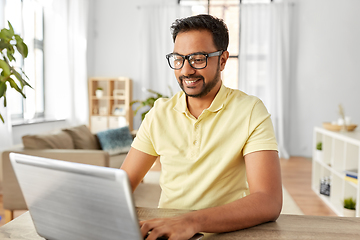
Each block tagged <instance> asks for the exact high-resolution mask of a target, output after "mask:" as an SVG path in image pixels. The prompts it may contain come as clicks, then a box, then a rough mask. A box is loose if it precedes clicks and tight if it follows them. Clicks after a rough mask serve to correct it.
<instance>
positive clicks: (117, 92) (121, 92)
mask: <svg viewBox="0 0 360 240" xmlns="http://www.w3.org/2000/svg"><path fill="white" fill-rule="evenodd" d="M113 96H114V97H124V96H125V89H114V91H113Z"/></svg>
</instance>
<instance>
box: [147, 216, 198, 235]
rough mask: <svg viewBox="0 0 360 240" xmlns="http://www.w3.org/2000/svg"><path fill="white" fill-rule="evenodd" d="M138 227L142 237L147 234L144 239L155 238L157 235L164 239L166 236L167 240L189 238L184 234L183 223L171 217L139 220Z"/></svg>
mask: <svg viewBox="0 0 360 240" xmlns="http://www.w3.org/2000/svg"><path fill="white" fill-rule="evenodd" d="M140 229H141V233H142V235H143V237H145V236H146V235H147V234H148V237H147V238H146V240H156V239H157V238H159V237H166V238H165V239H167V238H168V239H169V240H178V239H179V240H180V239H189V237H188V236H186V235H185V236H184V232H185V229H184V225H183V224H180V222H179V221H178V220H176V219H173V218H160V219H152V220H147V221H141V222H140ZM191 236H192V235H191V234H190V237H191Z"/></svg>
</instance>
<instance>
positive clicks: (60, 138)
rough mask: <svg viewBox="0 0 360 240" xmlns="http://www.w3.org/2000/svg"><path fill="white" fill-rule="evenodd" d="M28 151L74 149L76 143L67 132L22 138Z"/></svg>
mask: <svg viewBox="0 0 360 240" xmlns="http://www.w3.org/2000/svg"><path fill="white" fill-rule="evenodd" d="M22 141H23V145H24V148H26V149H74V148H75V145H74V142H73V140H72V138H71V136H70V135H69V134H67V133H66V132H62V131H60V132H58V133H53V134H42V135H40V134H39V135H25V136H23V137H22Z"/></svg>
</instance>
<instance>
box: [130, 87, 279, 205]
mask: <svg viewBox="0 0 360 240" xmlns="http://www.w3.org/2000/svg"><path fill="white" fill-rule="evenodd" d="M132 147H133V148H135V149H137V150H140V151H142V152H145V153H147V154H150V155H154V156H160V162H161V167H162V169H161V177H160V186H161V188H162V193H161V197H160V202H159V207H161V208H174V209H192V210H197V209H203V208H209V207H215V206H220V205H223V204H226V203H230V202H233V201H235V200H237V199H239V198H242V197H244V196H246V195H248V194H249V190H248V184H247V178H246V169H245V162H244V158H243V156H244V155H246V154H248V153H251V152H255V151H260V150H277V143H276V139H275V134H274V131H273V126H272V122H271V119H270V114H269V113H268V112H267V110H266V108H265V106H264V104H263V103H262V102H261V101H260V100H259V99H258V98H256V97H254V96H249V95H247V94H245V93H244V92H242V91H240V90H234V89H230V88H227V87H225V86H224V85H222V86H221V88H220V90H219V92H218V94H217V95H216V97H215V99H214V100H213V102H212V104H211V106H210V107H209V108H208V109H205V110H204V111H203V112H202V114H201V115H200V116H199V118H198V119H196V118H195V117H194V116H192V115H191V114H190V112H189V111H188V109H187V104H186V96H185V94H184V93H183V92H179V93H177V94H175V95H174V96H173V97H172V98H169V99H159V100H158V101H156V103H155V106H154V107H153V108H152V109H151V110H150V112H149V113H148V114H147V115H146V117H145V119H144V121H143V122H142V124H141V126H140V129H139V131H138V133H137V135H136V138H135V139H134V141H133V143H132Z"/></svg>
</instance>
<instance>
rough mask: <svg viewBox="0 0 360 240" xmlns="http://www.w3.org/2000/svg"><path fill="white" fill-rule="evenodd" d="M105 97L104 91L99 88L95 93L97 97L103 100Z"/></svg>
mask: <svg viewBox="0 0 360 240" xmlns="http://www.w3.org/2000/svg"><path fill="white" fill-rule="evenodd" d="M103 95H104V90H103V89H102V88H101V87H98V88H97V89H96V91H95V96H96V97H97V98H101V97H102V96H103Z"/></svg>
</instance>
